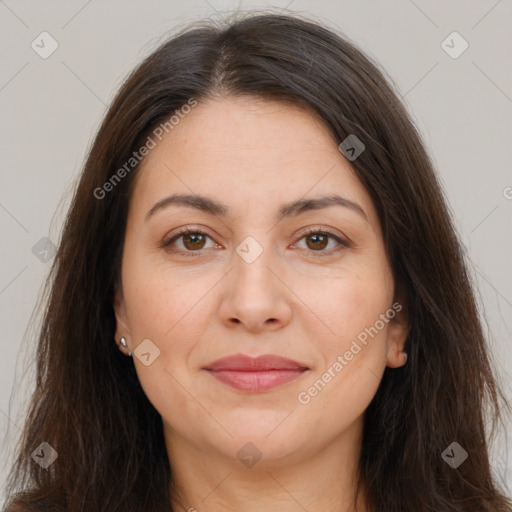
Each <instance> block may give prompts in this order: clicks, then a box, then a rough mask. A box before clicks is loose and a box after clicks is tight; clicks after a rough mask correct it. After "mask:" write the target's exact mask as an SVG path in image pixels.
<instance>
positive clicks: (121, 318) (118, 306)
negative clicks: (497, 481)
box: [113, 285, 131, 354]
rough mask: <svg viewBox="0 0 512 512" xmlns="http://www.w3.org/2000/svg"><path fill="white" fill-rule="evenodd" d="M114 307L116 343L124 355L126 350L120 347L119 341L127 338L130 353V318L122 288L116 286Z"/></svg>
mask: <svg viewBox="0 0 512 512" xmlns="http://www.w3.org/2000/svg"><path fill="white" fill-rule="evenodd" d="M113 306H114V312H115V315H116V334H115V343H116V344H117V345H118V347H119V350H120V351H121V352H122V353H123V354H124V353H125V352H126V349H125V348H124V347H123V346H122V345H120V343H119V340H120V339H121V338H125V339H126V343H127V345H128V351H130V341H131V333H130V327H129V324H128V316H127V314H126V304H125V301H124V295H123V289H122V286H118V285H116V286H115V292H114V304H113Z"/></svg>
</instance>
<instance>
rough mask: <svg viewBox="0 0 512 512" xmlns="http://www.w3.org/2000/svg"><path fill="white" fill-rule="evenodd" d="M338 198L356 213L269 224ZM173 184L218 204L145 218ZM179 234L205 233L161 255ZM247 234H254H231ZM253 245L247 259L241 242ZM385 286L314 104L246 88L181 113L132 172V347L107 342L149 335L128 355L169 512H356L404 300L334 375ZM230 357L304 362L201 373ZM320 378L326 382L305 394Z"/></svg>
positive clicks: (388, 277) (359, 191)
mask: <svg viewBox="0 0 512 512" xmlns="http://www.w3.org/2000/svg"><path fill="white" fill-rule="evenodd" d="M334 193H336V194H338V195H340V196H343V197H344V198H347V199H349V200H350V201H352V202H354V203H357V204H358V205H359V206H360V208H361V209H362V211H363V212H364V214H361V213H360V212H358V211H356V210H355V209H353V208H348V207H343V206H338V205H332V206H329V207H325V208H320V209H315V210H308V211H304V212H302V213H298V214H295V215H290V216H288V217H285V218H283V219H281V220H276V218H275V216H276V214H277V212H278V210H279V208H280V207H281V206H282V205H283V204H284V203H290V202H292V201H296V200H300V199H307V198H319V197H323V196H330V195H332V194H334ZM171 194H194V195H195V194H197V195H202V196H208V197H210V198H213V199H215V200H216V201H218V202H220V203H222V204H223V205H225V206H226V208H228V209H229V213H228V214H226V215H224V216H221V215H213V214H211V213H208V212H205V211H200V210H198V209H195V208H192V207H190V206H185V205H179V204H171V205H168V206H167V207H164V208H161V209H158V210H156V211H155V212H154V213H153V214H152V215H150V216H149V218H147V220H145V217H146V215H147V213H148V211H149V210H151V208H152V207H153V205H154V204H155V203H157V202H158V201H160V200H161V199H163V198H165V197H167V196H170V195H171ZM187 226H189V227H191V228H192V230H193V229H197V228H200V230H201V231H204V232H205V233H206V236H203V237H201V236H200V235H195V238H189V237H187V236H186V235H185V236H181V237H179V238H177V239H176V240H175V241H174V242H173V243H171V245H170V246H167V247H166V248H163V247H161V245H162V243H163V242H164V241H165V240H166V239H170V238H172V236H173V235H174V234H176V233H177V231H178V230H179V228H183V227H187ZM309 227H311V228H314V230H313V231H314V233H316V235H315V234H313V235H311V234H307V233H305V228H309ZM326 231H327V232H329V234H328V235H327V236H325V235H324V236H323V237H322V235H321V234H322V233H325V232H326ZM319 233H320V234H319ZM247 237H252V239H253V240H254V241H256V244H254V242H253V240H252V239H251V240H250V244H252V245H248V246H245V245H244V244H242V242H245V243H247V240H246V238H247ZM336 237H338V239H340V240H342V241H343V242H344V243H346V245H343V243H340V242H338V241H337V239H336ZM240 244H242V245H240ZM258 246H259V247H260V248H261V250H262V252H261V254H259V255H258V256H257V258H256V259H255V260H254V261H252V262H250V263H249V262H248V261H247V260H246V259H244V258H243V257H242V256H241V254H243V253H240V252H237V247H238V248H240V247H245V248H246V249H249V254H251V255H255V254H256V253H255V252H254V251H258V250H259V249H258ZM337 249H339V250H337ZM394 291H395V290H394V286H393V276H392V273H391V269H390V266H389V262H388V259H387V256H386V253H385V249H384V243H383V238H382V233H381V228H380V225H379V220H378V217H377V213H376V211H375V208H374V205H373V203H372V201H371V198H370V196H369V194H368V192H367V191H366V189H365V188H364V186H363V185H362V184H361V182H360V181H359V180H358V178H357V176H356V174H355V173H354V171H353V169H352V168H351V165H350V162H349V161H348V160H347V159H346V158H345V157H344V156H343V155H342V154H341V152H340V151H339V149H338V147H337V144H336V143H335V141H333V139H332V137H331V135H330V133H329V131H328V130H327V129H326V128H325V127H324V126H323V125H322V124H321V122H320V121H319V120H318V119H317V118H316V117H315V116H314V115H313V114H312V113H310V112H308V111H305V110H302V109H299V108H297V107H294V106H290V105H287V104H282V103H271V102H266V101H262V100H257V99H255V98H247V97H244V98H240V97H238V98H232V97H231V98H222V99H221V98H219V99H215V100H209V101H207V102H200V103H199V104H198V105H197V106H196V107H195V108H193V109H192V111H191V112H190V113H189V114H188V115H187V116H186V117H185V118H184V119H182V120H181V121H180V123H179V124H178V125H177V126H175V127H174V128H173V130H172V131H170V133H169V134H167V135H166V136H165V137H164V138H163V140H162V141H161V142H160V143H159V144H158V145H157V147H156V148H154V149H152V150H151V151H150V153H149V155H148V156H147V157H146V159H145V160H144V162H143V163H142V167H141V169H140V170H139V174H138V175H137V179H136V184H135V189H134V193H133V196H132V198H131V202H130V209H129V214H128V222H127V230H126V240H125V246H124V253H123V264H122V288H119V289H118V290H117V293H116V299H115V312H116V320H117V330H116V340H119V338H121V337H122V336H124V337H125V338H126V340H127V343H128V349H127V350H125V349H124V348H122V347H120V350H123V351H124V352H125V353H126V352H128V351H134V350H136V348H137V347H138V346H139V345H140V343H141V342H142V341H143V340H145V339H149V340H151V343H153V344H154V346H156V347H158V350H159V351H160V354H159V355H158V357H156V358H154V360H153V361H152V363H151V364H150V365H148V366H146V365H145V364H143V362H142V360H141V359H140V358H139V357H137V356H136V355H135V354H134V357H133V362H134V364H135V367H136V370H137V374H138V376H139V379H140V382H141V384H142V386H143V389H144V391H145V393H146V395H147V397H148V399H149V400H150V401H151V403H152V404H153V405H154V406H155V408H156V409H157V410H158V411H159V413H160V414H161V416H162V421H163V426H164V435H165V441H166V447H167V453H168V457H169V461H170V464H171V467H172V471H173V475H174V478H175V480H176V483H177V486H176V490H175V492H174V493H173V498H172V506H173V510H189V509H190V510H197V511H199V512H201V511H208V512H218V511H219V512H220V511H222V512H226V511H228V512H229V511H240V510H244V511H245V512H256V511H258V512H263V511H265V512H268V511H278V510H279V511H280V512H299V511H301V512H302V511H304V510H308V511H313V510H324V511H330V512H349V511H354V510H356V509H355V508H354V507H353V500H354V497H355V475H356V470H357V465H358V457H359V454H360V449H361V437H362V426H363V422H362V417H363V413H364V411H365V409H366V408H367V407H368V404H369V403H370V401H371V400H372V398H373V396H374V395H375V393H376V391H377V388H378V386H379V383H380V380H381V378H382V374H383V372H384V370H385V367H386V366H389V367H392V368H396V367H399V366H402V365H403V364H405V362H406V357H405V355H404V353H403V346H404V343H405V340H406V337H407V334H408V327H407V322H406V318H405V310H402V311H400V312H397V313H396V315H394V317H393V318H391V319H389V318H388V321H386V322H381V323H383V324H384V327H382V328H381V329H379V330H378V334H377V335H374V336H373V337H368V342H367V344H366V345H363V344H361V343H360V344H359V345H360V348H361V350H360V351H359V352H357V353H356V354H354V355H353V357H351V358H350V360H346V359H344V361H345V362H346V364H343V365H342V366H343V368H342V370H338V371H336V369H334V366H333V365H334V363H335V362H336V361H337V360H338V361H339V359H338V356H343V357H344V354H346V353H347V351H350V347H351V346H352V347H353V345H352V344H353V342H354V340H356V339H357V336H358V335H360V333H362V332H364V330H365V328H369V327H370V326H374V325H376V322H377V321H378V320H379V319H380V318H382V316H381V315H383V314H386V312H387V311H390V310H392V308H393V304H394V303H396V301H397V300H398V299H397V298H395V297H394ZM379 325H380V324H379ZM237 353H242V354H247V355H250V356H258V355H261V354H277V355H280V356H283V357H287V358H290V359H293V360H295V361H298V362H300V363H303V364H304V365H305V366H307V367H308V368H309V369H308V370H307V371H306V372H304V373H303V374H302V375H301V376H299V377H298V378H297V379H296V380H294V381H291V382H288V383H286V384H283V385H280V386H278V387H275V388H273V389H270V390H267V391H264V392H247V391H240V390H237V389H234V388H232V387H230V386H228V385H226V384H224V383H222V382H220V381H218V380H217V379H215V378H214V377H212V375H211V373H210V372H208V371H206V370H205V369H204V367H205V366H206V365H208V364H209V363H211V362H213V361H215V360H217V359H220V358H222V357H225V356H228V355H232V354H237ZM151 357H152V358H153V357H154V356H151ZM338 368H339V366H338ZM329 369H330V372H329ZM326 372H328V373H330V375H331V379H330V381H329V382H327V383H325V381H326V380H328V379H327V378H326V377H323V378H324V383H325V386H324V387H322V388H321V389H320V391H318V390H317V392H316V394H315V393H314V392H313V393H309V392H308V389H310V388H311V386H313V385H314V383H315V382H317V381H318V380H319V379H322V376H323V375H324V374H325V373H326ZM301 393H302V394H301ZM299 396H300V397H302V401H301V400H299ZM307 397H309V400H308V399H307ZM128 398H129V397H128ZM248 443H250V444H249V445H248ZM248 456H249V458H247V457H248ZM250 457H253V458H252V459H251V458H250ZM259 457H260V458H259ZM258 458H259V459H258ZM256 459H258V460H257V462H256V463H255V464H253V465H250V467H249V463H248V462H247V461H249V460H250V461H253V462H254V460H256ZM365 509H366V505H365V503H364V500H360V501H359V507H358V510H359V511H364V510H365Z"/></svg>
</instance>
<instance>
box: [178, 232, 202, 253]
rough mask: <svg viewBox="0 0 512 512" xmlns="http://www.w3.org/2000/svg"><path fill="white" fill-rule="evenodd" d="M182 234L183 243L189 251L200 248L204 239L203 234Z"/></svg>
mask: <svg viewBox="0 0 512 512" xmlns="http://www.w3.org/2000/svg"><path fill="white" fill-rule="evenodd" d="M182 236H183V245H184V246H185V247H186V248H187V249H189V250H191V251H196V250H198V249H202V248H203V246H204V244H205V241H206V237H205V235H203V234H201V233H188V234H186V235H182Z"/></svg>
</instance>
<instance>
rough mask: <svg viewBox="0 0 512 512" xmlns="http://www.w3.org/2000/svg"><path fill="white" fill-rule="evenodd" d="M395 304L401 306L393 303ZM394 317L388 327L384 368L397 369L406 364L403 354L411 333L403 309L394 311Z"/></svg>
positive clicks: (404, 354)
mask: <svg viewBox="0 0 512 512" xmlns="http://www.w3.org/2000/svg"><path fill="white" fill-rule="evenodd" d="M395 304H400V305H401V304H403V303H402V302H398V303H397V302H395ZM395 311H396V315H395V317H394V318H392V319H391V320H390V321H389V326H388V352H387V358H386V366H389V367H390V368H398V367H400V366H403V365H404V364H405V363H406V362H407V354H406V353H405V352H404V346H405V342H406V341H407V337H408V336H409V333H410V331H411V326H410V323H409V318H408V315H407V313H406V312H405V310H404V309H403V307H402V308H401V309H400V310H398V308H396V309H395Z"/></svg>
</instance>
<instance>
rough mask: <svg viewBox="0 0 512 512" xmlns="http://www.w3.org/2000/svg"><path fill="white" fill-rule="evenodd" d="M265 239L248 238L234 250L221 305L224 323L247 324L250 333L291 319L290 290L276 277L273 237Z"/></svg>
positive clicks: (261, 237) (254, 236) (252, 236)
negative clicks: (271, 243) (271, 242)
mask: <svg viewBox="0 0 512 512" xmlns="http://www.w3.org/2000/svg"><path fill="white" fill-rule="evenodd" d="M264 236H265V235H260V236H258V235H249V236H247V237H246V238H245V239H244V240H242V242H241V243H239V244H238V246H237V247H236V248H235V254H233V261H232V268H233V269H232V272H230V277H229V280H228V282H226V286H227V289H226V293H225V294H224V295H223V299H222V305H221V315H222V317H223V320H225V321H230V322H231V323H232V322H235V323H242V324H245V326H246V328H248V329H251V330H257V329H259V328H263V327H264V326H265V325H268V324H272V325H273V326H278V325H281V326H282V325H283V324H284V323H286V322H288V320H289V318H290V317H291V311H290V304H289V301H288V299H287V288H286V286H284V285H283V283H282V282H281V281H280V280H279V279H278V278H277V277H276V275H274V274H275V273H277V272H278V271H277V268H278V263H277V260H276V258H274V257H273V255H274V254H275V252H274V251H273V250H272V248H271V247H270V245H269V244H270V242H269V239H270V237H269V236H265V240H263V237H264ZM257 237H258V238H260V240H261V243H260V241H258V240H257Z"/></svg>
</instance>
